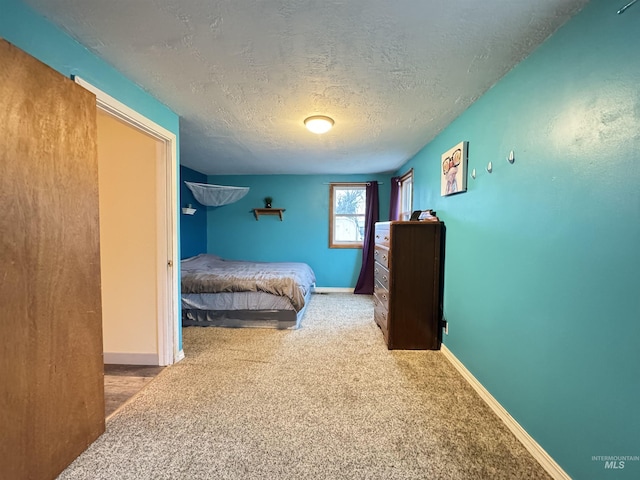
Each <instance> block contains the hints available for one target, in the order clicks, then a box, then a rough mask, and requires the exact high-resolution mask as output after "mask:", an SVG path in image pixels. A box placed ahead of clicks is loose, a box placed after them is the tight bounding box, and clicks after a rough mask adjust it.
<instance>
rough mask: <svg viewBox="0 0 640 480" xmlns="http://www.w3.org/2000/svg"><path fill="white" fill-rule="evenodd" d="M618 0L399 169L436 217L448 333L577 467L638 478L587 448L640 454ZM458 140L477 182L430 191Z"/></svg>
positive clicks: (629, 50)
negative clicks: (443, 241) (457, 189)
mask: <svg viewBox="0 0 640 480" xmlns="http://www.w3.org/2000/svg"><path fill="white" fill-rule="evenodd" d="M624 3H625V2H622V3H620V4H615V3H612V2H608V1H606V0H594V1H592V2H591V3H590V4H588V5H587V6H586V8H585V9H584V10H583V11H582V12H581V13H580V14H578V15H577V16H576V17H575V18H574V19H573V20H571V21H570V22H569V23H568V24H566V25H565V26H564V27H563V28H562V29H560V30H559V31H558V32H557V33H556V34H555V35H553V36H552V37H551V38H550V39H549V40H547V42H545V43H544V44H543V45H542V47H540V48H539V49H538V50H537V51H536V52H534V54H532V55H531V56H530V57H529V58H527V59H526V60H525V61H523V62H522V63H521V64H520V65H518V66H517V67H516V68H515V69H513V70H512V71H511V72H510V73H509V74H508V75H507V76H506V77H505V78H504V79H503V80H502V81H500V82H499V83H498V84H497V85H495V86H494V87H493V88H492V89H491V90H489V91H488V92H487V93H486V94H485V95H484V96H483V97H482V98H480V100H478V101H477V102H476V103H475V104H474V105H473V106H472V107H471V108H469V109H468V110H467V111H466V112H465V113H464V114H463V115H462V116H461V117H459V118H458V119H457V120H456V121H454V122H453V123H452V124H451V125H450V126H449V127H448V128H447V129H446V130H445V131H443V132H442V133H441V134H440V135H439V136H438V137H437V138H436V139H435V140H434V141H432V142H431V143H429V144H428V145H427V146H426V147H424V149H423V150H421V151H420V152H419V153H418V154H417V155H416V156H415V158H413V159H412V160H411V161H410V162H408V163H407V164H406V165H405V166H403V168H402V169H401V170H400V171H402V172H404V171H406V169H407V168H408V167H414V169H415V196H414V205H415V208H421V209H424V208H433V209H435V210H436V211H437V213H438V215H439V216H440V218H441V219H442V220H444V222H445V223H446V225H447V246H446V247H447V250H446V269H445V315H446V318H447V320H448V321H449V335H448V336H445V338H444V342H445V344H446V345H447V347H448V348H449V349H450V350H451V351H452V352H453V353H454V354H455V355H456V356H457V357H458V358H459V359H460V360H461V361H462V362H463V363H464V364H465V366H466V367H467V368H468V369H469V370H470V371H471V372H472V373H473V374H474V375H475V376H476V378H478V379H479V381H480V382H481V383H482V384H483V385H484V386H485V387H486V388H487V389H488V390H489V391H490V392H491V393H492V394H493V396H494V397H495V398H496V399H497V400H498V401H499V402H500V403H501V404H502V405H503V406H504V407H505V408H506V409H507V410H508V411H509V413H510V414H511V415H512V416H513V417H514V418H515V419H516V420H517V421H518V422H519V423H520V424H521V425H522V426H523V427H524V428H525V429H526V430H527V432H529V434H531V436H532V437H533V438H535V439H536V440H537V442H538V443H539V444H540V445H541V446H542V447H543V448H544V449H545V450H546V451H547V452H548V453H549V454H550V455H551V456H552V457H553V458H554V459H555V460H556V461H557V462H558V463H559V464H560V466H561V467H563V469H564V470H565V471H566V472H567V473H568V474H569V475H571V476H572V477H573V478H575V479H596V478H598V479H605V478H616V479H618V478H629V479H631V478H634V479H635V478H640V461H631V462H629V461H627V462H626V464H625V466H624V469H616V470H613V469H605V468H604V462H602V461H592V458H591V457H592V456H598V455H612V456H613V455H618V456H622V455H640V373H639V370H638V369H639V367H640V290H639V288H640V278H639V272H640V187H639V185H640V61H639V59H640V53H639V50H638V48H639V46H640V28H639V26H640V5H638V6H634V7H632V8H630V9H629V10H627V12H626V13H625V14H623V15H616V10H617V8H618V7H620V6H621V5H623V4H624ZM461 140H468V141H469V172H471V169H473V168H475V169H476V171H477V178H476V179H475V180H473V179H471V178H470V177H469V189H468V192H467V193H462V194H458V195H455V196H451V197H441V196H440V185H439V175H440V155H441V154H442V153H443V152H444V151H446V150H448V149H449V148H450V147H452V146H453V145H455V144H457V143H458V142H460V141H461ZM512 149H513V150H514V152H515V155H516V161H515V163H514V164H513V165H510V164H509V163H508V162H507V161H506V157H507V155H508V154H509V151H510V150H512ZM489 161H492V162H493V173H491V174H489V173H487V172H486V171H485V167H486V165H487V163H488V162H489Z"/></svg>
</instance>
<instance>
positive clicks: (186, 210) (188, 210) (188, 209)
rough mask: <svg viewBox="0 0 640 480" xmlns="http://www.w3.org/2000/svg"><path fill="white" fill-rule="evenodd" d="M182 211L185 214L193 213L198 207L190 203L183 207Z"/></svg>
mask: <svg viewBox="0 0 640 480" xmlns="http://www.w3.org/2000/svg"><path fill="white" fill-rule="evenodd" d="M182 213H183V214H185V215H193V214H194V213H196V209H195V208H193V206H192V205H191V204H190V203H189V204H187V206H186V207H182Z"/></svg>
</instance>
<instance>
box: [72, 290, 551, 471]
mask: <svg viewBox="0 0 640 480" xmlns="http://www.w3.org/2000/svg"><path fill="white" fill-rule="evenodd" d="M183 332H184V349H185V354H186V359H185V360H183V361H182V362H180V363H178V364H176V365H174V366H171V367H169V368H166V369H164V371H163V372H162V373H161V374H160V375H159V376H158V377H157V378H156V379H155V380H154V381H152V382H151V383H150V384H149V385H148V386H147V387H146V388H145V389H144V390H142V391H141V392H140V393H139V394H138V395H137V396H136V397H134V398H133V399H132V400H131V401H130V402H129V403H127V404H126V405H125V406H124V407H123V408H122V409H121V410H119V411H118V412H116V414H115V415H113V416H112V417H111V419H110V421H109V422H108V423H107V432H106V433H105V434H104V435H103V436H102V437H101V438H99V439H98V440H97V441H96V442H95V443H94V444H93V445H92V446H91V447H89V449H88V450H87V451H86V452H85V453H84V454H82V455H81V456H80V457H79V458H78V459H77V460H76V461H75V462H74V463H73V464H72V465H71V466H70V467H69V468H68V469H67V470H65V472H63V474H62V475H61V476H60V477H59V478H60V479H63V480H69V479H91V480H96V479H109V480H112V479H118V480H124V479H136V480H140V479H154V480H157V479H189V480H196V479H243V480H245V479H271V480H277V479H291V480H294V479H295V480H302V479H313V480H322V479H371V480H377V479H381V480H382V479H384V480H387V479H399V480H409V479H462V480H469V479H492V480H495V479H543V478H544V479H546V478H549V477H548V475H547V474H546V473H545V472H544V470H543V469H542V468H541V467H540V466H539V465H538V463H537V462H536V461H535V460H534V459H533V458H532V457H531V456H530V454H529V453H528V452H527V451H526V450H525V449H524V447H523V446H522V445H521V444H520V443H519V442H518V441H517V440H516V439H515V437H514V436H513V435H512V434H511V433H510V432H509V431H508V430H507V428H506V427H505V426H504V425H503V424H502V422H501V421H500V420H499V419H498V418H497V417H496V416H495V415H494V414H493V412H491V410H490V409H489V408H488V407H487V406H486V405H485V404H484V403H483V402H482V400H480V398H479V397H478V396H477V394H476V393H475V392H474V391H473V389H472V388H471V387H470V386H469V385H468V384H467V383H466V382H465V381H464V380H463V378H462V377H461V376H460V375H459V374H458V373H457V371H456V370H455V369H454V368H453V367H452V366H451V365H450V364H449V362H448V361H447V360H446V359H445V358H444V357H443V356H442V354H441V353H440V352H435V351H388V350H387V348H386V346H385V344H384V342H383V339H382V334H381V332H380V330H379V329H378V328H377V327H376V325H375V324H374V322H373V305H372V302H371V299H370V297H367V296H360V295H350V294H329V295H314V296H313V298H312V300H311V302H310V304H309V307H308V309H307V313H306V315H305V318H304V319H303V322H302V328H300V329H299V330H285V331H278V330H267V329H221V328H199V327H191V328H186V329H184V330H183Z"/></svg>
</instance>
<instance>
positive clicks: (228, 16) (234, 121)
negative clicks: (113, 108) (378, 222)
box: [25, 0, 587, 174]
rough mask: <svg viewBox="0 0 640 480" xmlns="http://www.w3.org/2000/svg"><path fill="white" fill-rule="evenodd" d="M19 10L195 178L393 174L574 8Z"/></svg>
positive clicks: (394, 0) (122, 0) (376, 5)
mask: <svg viewBox="0 0 640 480" xmlns="http://www.w3.org/2000/svg"><path fill="white" fill-rule="evenodd" d="M25 1H26V3H27V4H29V5H31V6H32V7H33V8H34V9H35V10H37V11H39V12H40V13H41V14H43V15H44V16H45V17H47V18H48V19H50V20H51V21H53V22H54V23H55V24H58V25H59V26H61V27H62V28H63V29H64V30H66V31H67V32H69V33H70V34H71V35H72V36H73V37H75V38H76V39H78V41H80V43H82V44H83V45H85V46H86V47H88V48H89V49H90V50H91V51H93V52H94V53H95V54H97V55H98V56H99V57H102V58H103V59H105V60H106V61H107V62H109V63H110V64H112V65H113V66H115V67H116V68H117V69H118V70H119V71H121V72H122V73H123V74H124V75H126V76H127V77H128V78H130V79H132V80H133V81H135V82H137V83H138V84H139V85H141V86H142V87H143V88H144V89H145V90H147V91H149V92H150V93H151V94H152V95H153V96H155V97H156V98H158V99H159V100H160V101H162V102H163V103H165V104H166V105H167V106H169V107H170V108H171V109H172V110H173V111H175V112H176V113H177V114H179V115H180V141H181V148H180V150H181V163H182V164H184V165H186V166H188V167H191V168H193V169H195V170H198V171H200V172H202V173H205V174H284V173H288V174H317V173H332V174H340V173H347V174H348V173H381V172H389V171H393V170H395V169H397V168H398V167H400V166H401V165H402V164H403V163H404V162H405V161H406V160H408V159H409V158H411V156H413V155H414V154H415V153H416V152H417V151H418V150H420V149H421V148H422V147H423V146H424V145H425V144H426V143H428V142H429V141H430V140H432V139H433V138H434V137H435V136H436V135H437V134H438V133H439V132H440V131H441V130H442V129H443V128H444V127H446V126H447V125H448V124H449V123H450V122H451V121H452V120H453V119H454V118H456V117H457V116H458V115H460V113H462V112H463V111H464V110H465V109H466V108H467V107H468V106H469V105H470V104H471V103H473V102H474V101H475V100H476V99H477V98H478V97H479V96H481V95H482V94H483V93H484V92H485V91H486V90H487V89H489V88H490V87H491V86H492V85H493V84H495V83H496V82H497V81H498V80H499V79H500V78H501V77H502V76H503V75H504V74H505V73H507V72H508V71H509V70H510V69H511V68H512V67H513V66H514V65H515V64H516V63H518V62H519V61H520V60H522V59H523V58H524V57H526V56H527V55H528V54H529V53H530V52H532V51H533V50H534V49H535V48H536V47H537V46H538V45H539V44H540V43H541V42H543V41H544V40H545V39H546V38H547V37H549V36H550V35H551V34H552V33H553V32H554V31H555V30H557V29H558V27H559V26H561V25H562V24H563V23H565V22H566V21H567V20H568V19H569V18H570V17H571V16H572V15H574V14H575V13H577V11H579V9H580V8H582V7H583V6H584V5H585V4H586V3H587V0H483V1H475V0H449V1H444V0H135V1H133V0H25ZM314 114H322V115H328V116H330V117H332V118H333V119H334V120H335V127H334V128H333V130H331V131H330V132H329V133H327V134H325V135H322V136H319V135H315V134H312V133H310V132H308V131H307V130H306V129H305V128H304V125H303V120H304V119H305V118H306V117H308V116H310V115H314Z"/></svg>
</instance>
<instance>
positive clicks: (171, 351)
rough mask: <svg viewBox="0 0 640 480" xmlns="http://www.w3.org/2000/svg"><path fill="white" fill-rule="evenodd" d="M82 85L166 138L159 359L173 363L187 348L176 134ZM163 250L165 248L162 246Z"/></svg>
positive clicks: (115, 112) (118, 113)
mask: <svg viewBox="0 0 640 480" xmlns="http://www.w3.org/2000/svg"><path fill="white" fill-rule="evenodd" d="M73 80H74V81H75V83H77V84H78V85H80V86H82V87H84V88H85V89H87V90H89V91H90V92H92V93H93V94H94V95H95V96H96V106H97V107H98V108H99V109H101V110H103V111H105V112H107V113H108V114H110V115H112V116H114V117H116V118H118V119H120V120H122V121H124V122H126V123H128V124H129V125H131V126H133V127H134V128H136V129H138V130H141V131H143V132H145V133H146V134H148V135H151V136H152V137H154V138H156V139H158V140H159V141H160V142H162V144H163V147H162V148H164V151H165V158H166V159H167V161H166V169H165V173H166V185H167V191H166V196H165V198H166V204H165V205H158V215H159V218H160V217H162V218H163V219H164V220H165V222H163V223H166V226H167V229H166V232H165V233H160V232H159V233H158V235H166V237H164V238H158V245H165V244H166V245H167V251H166V252H162V251H159V255H161V256H162V258H159V259H158V265H166V267H167V268H164V269H160V270H159V272H158V273H159V274H158V363H159V365H171V364H173V363H175V362H178V361H180V360H182V359H183V358H184V352H183V351H182V350H180V349H179V344H178V339H179V338H180V336H179V333H180V332H179V328H180V321H179V320H180V319H179V318H178V309H177V304H178V265H179V264H178V226H177V218H178V200H177V198H178V195H177V182H176V175H177V171H178V154H177V138H176V135H175V134H174V133H172V132H170V131H169V130H167V129H165V128H164V127H162V126H160V125H158V124H157V123H155V122H153V121H152V120H150V119H148V118H147V117H145V116H143V115H141V114H140V113H138V112H136V111H135V110H133V109H131V108H129V107H128V106H126V105H125V104H123V103H121V102H119V101H118V100H116V99H115V98H113V97H112V96H110V95H108V94H107V93H105V92H103V91H102V90H100V89H99V88H97V87H95V86H93V85H92V84H90V83H89V82H87V81H86V80H83V79H82V78H80V77H78V76H74V77H73ZM159 250H162V249H159Z"/></svg>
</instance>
